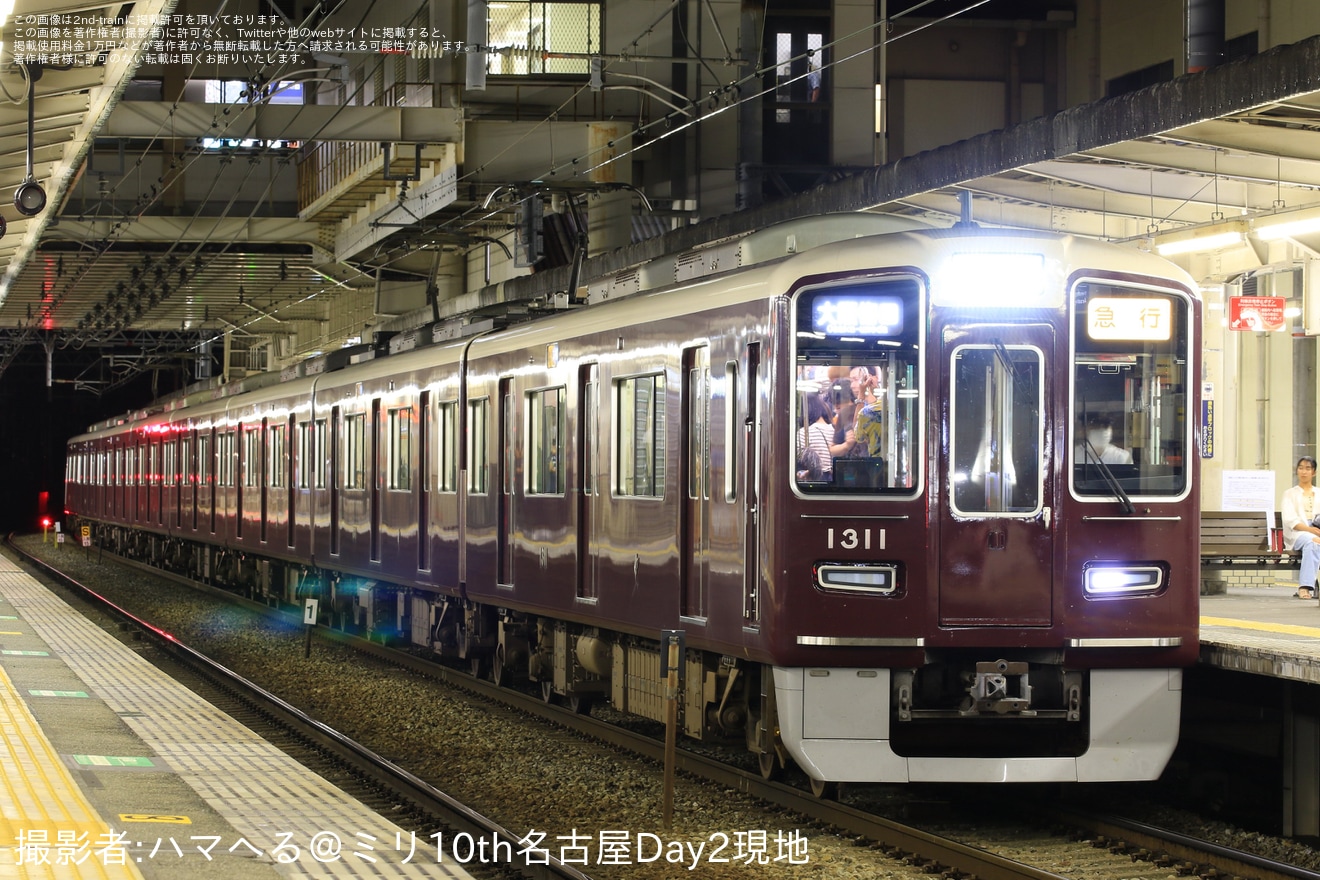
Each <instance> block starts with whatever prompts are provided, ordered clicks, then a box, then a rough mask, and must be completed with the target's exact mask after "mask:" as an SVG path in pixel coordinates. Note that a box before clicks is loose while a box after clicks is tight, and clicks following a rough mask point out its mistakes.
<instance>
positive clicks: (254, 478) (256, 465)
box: [242, 425, 261, 489]
mask: <svg viewBox="0 0 1320 880" xmlns="http://www.w3.org/2000/svg"><path fill="white" fill-rule="evenodd" d="M242 478H243V487H244V488H246V489H256V488H259V487H260V486H261V430H260V429H259V428H258V427H257V426H256V425H249V426H247V427H246V428H244V429H243V477H242Z"/></svg>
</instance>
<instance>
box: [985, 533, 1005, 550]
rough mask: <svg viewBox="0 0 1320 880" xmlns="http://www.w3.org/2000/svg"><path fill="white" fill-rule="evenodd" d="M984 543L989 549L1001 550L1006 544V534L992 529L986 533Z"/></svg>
mask: <svg viewBox="0 0 1320 880" xmlns="http://www.w3.org/2000/svg"><path fill="white" fill-rule="evenodd" d="M985 543H986V546H987V547H989V548H990V549H991V550H1003V549H1004V548H1005V547H1007V546H1008V534H1007V533H1006V532H1001V531H998V530H995V531H992V532H990V533H989V534H987V535H986V538H985Z"/></svg>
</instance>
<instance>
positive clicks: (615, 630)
mask: <svg viewBox="0 0 1320 880" xmlns="http://www.w3.org/2000/svg"><path fill="white" fill-rule="evenodd" d="M902 225H903V221H896V220H891V219H885V218H876V217H870V216H848V217H839V216H834V217H824V218H815V219H814V220H807V221H799V222H795V223H789V224H785V225H783V226H778V227H774V228H771V229H767V230H763V231H761V232H758V233H756V234H754V235H752V236H749V237H747V238H744V239H742V240H738V241H733V242H726V243H724V244H722V245H719V246H717V247H714V248H711V249H707V250H704V251H698V252H693V253H690V254H684V255H681V256H678V257H674V258H669V259H667V260H662V261H657V262H656V263H654V264H651V265H647V266H643V267H640V268H638V269H637V270H635V271H633V272H631V273H626V274H623V275H620V276H616V277H614V278H610V279H603V280H600V281H598V282H595V283H593V284H592V285H590V286H589V289H590V290H591V292H592V300H593V304H592V305H589V306H586V307H584V308H578V309H575V310H568V311H561V312H556V313H553V314H551V315H549V316H547V317H542V318H539V319H536V320H532V321H527V322H524V323H521V324H516V325H513V326H509V327H506V328H503V329H491V330H486V331H482V332H474V333H472V334H470V335H468V336H465V337H460V338H456V339H451V340H447V341H439V342H435V343H433V344H431V345H426V346H421V347H417V348H415V349H413V350H409V351H397V352H394V353H389V354H377V355H376V356H374V357H373V356H370V354H371V353H370V352H368V353H366V354H364V355H361V356H358V357H354V358H349V357H347V356H343V355H341V357H342V360H344V361H358V362H356V363H344V364H343V365H342V366H340V365H339V362H338V361H337V360H336V358H335V357H322V358H320V359H318V360H314V361H311V362H308V363H307V364H305V365H304V366H303V367H302V368H300V369H297V370H291V371H286V374H285V375H283V376H282V377H280V376H275V377H272V376H259V377H254V378H252V379H249V380H245V381H243V382H238V383H232V384H231V385H228V386H223V387H220V388H217V389H214V390H208V391H200V392H194V393H191V394H187V395H181V396H177V397H175V398H172V399H168V400H166V401H162V402H159V403H157V404H156V405H153V406H152V407H150V408H149V409H147V410H145V411H143V412H138V413H133V414H131V415H128V416H126V417H124V418H120V419H115V420H112V421H110V422H108V423H105V424H102V425H98V426H95V427H94V428H92V429H91V430H89V431H88V432H87V433H86V434H83V435H81V436H78V437H75V438H73V439H72V440H70V442H69V447H68V469H67V491H66V499H67V507H68V509H69V511H70V512H71V514H72V515H73V516H74V517H75V518H76V522H78V523H83V524H90V525H91V527H92V529H93V530H94V532H95V535H96V540H97V541H98V542H102V543H104V544H106V545H107V546H111V547H113V548H116V549H118V550H120V551H122V552H124V553H126V554H129V555H132V556H135V557H138V558H141V559H146V560H149V561H152V562H155V563H157V564H160V565H162V566H168V567H170V568H173V569H175V570H179V571H184V572H189V573H192V574H194V575H197V576H200V577H203V578H206V579H209V580H211V581H214V582H218V583H222V584H226V585H230V586H232V587H234V588H235V589H239V590H242V591H245V592H247V593H249V594H254V595H261V596H265V597H268V598H269V599H271V600H278V601H281V602H286V603H290V604H292V603H300V602H302V601H303V600H304V599H305V598H308V597H315V598H316V599H318V601H319V615H320V616H319V620H320V622H321V623H323V624H326V625H333V626H341V627H345V628H349V629H353V630H355V631H358V632H363V633H367V634H370V635H372V636H375V637H378V638H391V639H401V640H406V641H410V642H412V643H414V644H416V645H421V646H427V647H430V648H432V649H434V651H436V652H437V653H441V654H446V655H453V656H457V657H459V658H465V659H466V660H467V661H469V662H470V663H471V665H472V667H473V668H474V669H476V670H485V671H487V672H489V673H490V674H493V675H494V676H495V678H496V680H499V681H504V680H507V679H508V678H509V677H511V676H519V677H523V676H525V677H529V678H530V679H531V680H533V681H535V682H539V683H540V685H541V688H542V693H543V695H544V696H545V697H546V699H560V698H563V699H566V700H568V701H570V702H572V703H573V704H574V705H576V706H577V707H578V708H579V709H583V708H585V707H586V706H587V705H589V704H590V703H591V701H593V700H608V701H610V703H612V704H613V705H614V706H616V707H617V708H619V709H620V710H623V711H626V712H632V713H636V714H639V715H643V716H647V717H651V718H663V717H664V700H663V687H662V682H661V675H660V672H661V645H662V638H663V637H662V632H663V631H665V630H682V631H684V634H685V639H686V641H685V645H686V647H685V652H684V655H683V666H684V671H685V680H686V686H685V688H684V691H683V696H682V724H683V729H684V730H685V732H686V734H687V735H689V736H691V737H696V738H700V739H718V740H734V741H742V742H745V744H746V746H747V748H749V749H750V750H751V751H753V752H754V753H756V754H757V755H759V757H760V761H761V767H762V770H763V772H765V773H767V774H769V773H771V772H774V771H775V770H776V769H777V768H778V767H779V766H781V765H782V764H784V763H785V762H787V761H789V760H790V759H791V760H793V761H795V762H796V763H797V764H798V765H799V766H801V767H802V768H803V769H804V770H805V771H806V772H807V774H808V775H809V776H810V777H811V778H812V779H813V780H814V781H815V782H816V783H817V784H818V785H819V786H823V785H824V784H825V783H829V782H834V781H900V782H902V781H995V782H999V781H1011V782H1012V781H1018V782H1035V781H1105V780H1136V779H1151V778H1155V777H1157V776H1159V774H1160V773H1161V771H1162V769H1163V767H1164V765H1165V763H1166V761H1167V760H1168V757H1169V755H1170V754H1171V752H1172V750H1173V747H1174V745H1175V743H1176V740H1177V736H1178V720H1179V708H1180V690H1181V680H1182V669H1183V668H1184V667H1186V666H1189V665H1191V664H1192V663H1194V662H1195V660H1196V656H1197V614H1198V592H1199V587H1198V557H1197V540H1196V538H1197V528H1198V504H1199V486H1198V479H1199V455H1198V448H1197V438H1198V435H1197V426H1196V425H1195V424H1194V422H1195V418H1194V417H1195V415H1196V414H1197V413H1199V402H1198V397H1197V394H1198V382H1197V380H1198V377H1199V376H1200V374H1201V366H1200V349H1201V345H1200V334H1201V312H1200V302H1199V301H1198V299H1197V296H1196V294H1195V288H1194V286H1193V285H1192V284H1191V281H1190V279H1189V278H1188V277H1187V276H1186V275H1185V274H1184V273H1182V272H1181V271H1180V270H1179V269H1177V268H1176V267H1174V266H1172V265H1171V264H1169V263H1166V262H1165V261H1163V260H1160V259H1158V258H1156V257H1153V256H1151V255H1149V254H1145V253H1141V252H1138V251H1135V250H1129V249H1124V248H1120V247H1117V246H1113V245H1107V244H1103V243H1099V242H1095V241H1090V240H1085V239H1079V238H1072V237H1067V236H1059V235H1050V234H1036V233H1027V232H1006V231H1002V230H999V231H987V230H980V229H975V228H967V229H952V230H917V229H900V228H898V227H900V226H902ZM877 229H878V230H879V231H878V232H877ZM868 232H875V233H876V234H867V233H868ZM730 266H732V267H738V268H732V269H729V268H726V267H730ZM437 335H439V334H437Z"/></svg>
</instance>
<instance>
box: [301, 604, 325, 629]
mask: <svg viewBox="0 0 1320 880" xmlns="http://www.w3.org/2000/svg"><path fill="white" fill-rule="evenodd" d="M320 604H321V600H319V599H307V600H304V602H303V623H305V624H307V625H308V626H315V625H316V612H317V607H318V606H319V605H320Z"/></svg>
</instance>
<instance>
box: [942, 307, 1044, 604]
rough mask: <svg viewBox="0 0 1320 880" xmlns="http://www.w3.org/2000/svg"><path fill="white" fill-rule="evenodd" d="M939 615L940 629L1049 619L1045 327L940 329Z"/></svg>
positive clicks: (983, 326) (982, 326) (976, 326)
mask: <svg viewBox="0 0 1320 880" xmlns="http://www.w3.org/2000/svg"><path fill="white" fill-rule="evenodd" d="M942 351H943V357H944V378H943V380H942V383H943V387H942V388H941V389H940V390H941V400H943V401H945V402H946V403H945V404H944V406H945V407H946V409H945V410H944V413H943V418H944V419H946V420H947V421H946V424H945V425H943V426H942V427H943V430H942V432H941V436H942V437H944V438H945V440H944V442H943V443H942V448H941V456H942V458H943V461H942V462H941V464H942V468H941V471H942V473H943V474H944V476H945V480H946V482H945V486H946V491H945V493H944V498H943V499H941V503H940V507H939V514H940V531H939V541H940V548H941V552H940V566H939V578H940V581H939V583H940V588H939V604H940V608H939V613H940V623H941V624H942V625H946V626H954V625H978V626H1049V625H1050V621H1051V596H1052V582H1053V560H1054V550H1053V540H1052V535H1053V530H1052V528H1051V513H1052V511H1053V509H1054V504H1053V494H1054V478H1053V473H1054V468H1053V467H1052V465H1051V464H1050V459H1051V457H1052V452H1053V450H1052V442H1053V437H1052V434H1051V432H1050V431H1049V428H1048V426H1049V425H1052V424H1053V420H1052V418H1051V416H1052V412H1053V408H1054V400H1053V398H1052V396H1051V394H1050V392H1049V388H1048V386H1047V383H1046V382H1045V377H1046V376H1048V375H1049V367H1050V363H1049V361H1050V358H1051V356H1052V354H1053V352H1054V332H1053V330H1052V329H1051V328H1050V327H1048V326H1043V325H1026V326H1023V325H983V324H976V325H967V326H963V327H952V326H950V327H946V328H944V332H943V345H942Z"/></svg>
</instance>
